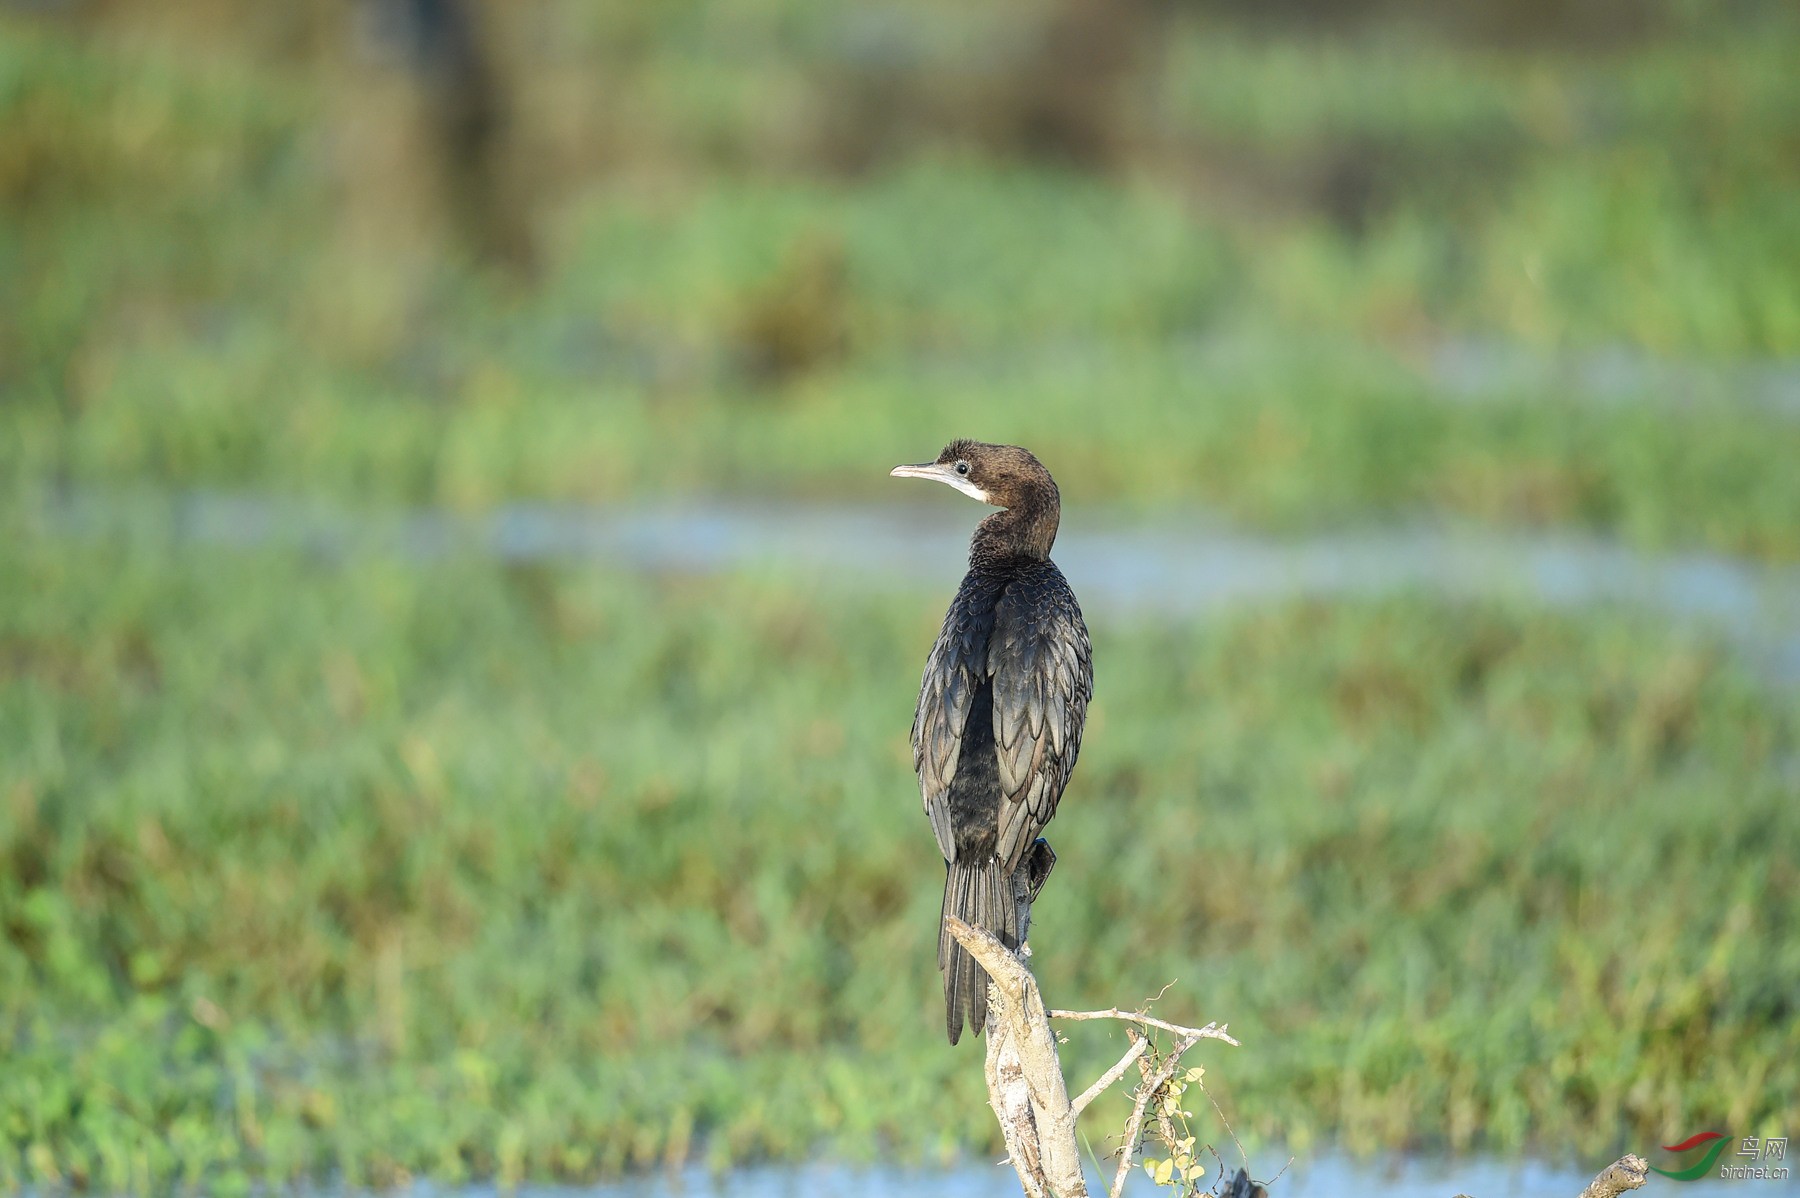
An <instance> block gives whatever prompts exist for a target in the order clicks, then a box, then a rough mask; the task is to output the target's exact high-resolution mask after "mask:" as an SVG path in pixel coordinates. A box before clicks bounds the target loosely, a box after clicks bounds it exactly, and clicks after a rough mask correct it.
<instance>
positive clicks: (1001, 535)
mask: <svg viewBox="0 0 1800 1198" xmlns="http://www.w3.org/2000/svg"><path fill="white" fill-rule="evenodd" d="M1061 522H1062V501H1061V497H1060V496H1059V495H1058V494H1057V492H1056V484H1055V483H1051V484H1050V485H1049V487H1048V489H1040V488H1033V489H1031V490H1028V491H1026V492H1025V493H1024V494H1023V495H1022V496H1020V498H1019V500H1018V501H1017V502H1016V503H1014V504H1013V505H1012V506H1011V507H1009V508H1005V509H1003V510H1001V511H998V512H995V513H994V514H993V515H991V516H989V517H988V518H987V519H986V520H983V521H982V522H981V524H980V525H979V526H978V527H977V528H976V529H975V536H974V538H973V539H972V540H971V541H970V542H969V564H970V565H987V564H994V563H999V562H1004V561H1008V560H1012V559H1016V558H1026V559H1029V560H1032V561H1043V560H1045V559H1046V558H1048V557H1049V556H1050V546H1051V545H1053V544H1054V543H1055V542H1056V527H1057V525H1058V524H1060V523H1061Z"/></svg>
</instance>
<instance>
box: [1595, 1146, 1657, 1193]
mask: <svg viewBox="0 0 1800 1198" xmlns="http://www.w3.org/2000/svg"><path fill="white" fill-rule="evenodd" d="M1648 1180H1650V1163H1649V1162H1648V1161H1646V1160H1645V1159H1644V1158H1643V1157H1641V1156H1632V1155H1630V1154H1629V1153H1628V1154H1626V1155H1625V1156H1622V1157H1620V1158H1619V1159H1618V1160H1616V1161H1614V1162H1613V1163H1612V1164H1610V1165H1608V1166H1607V1167H1606V1168H1605V1169H1603V1170H1601V1172H1600V1176H1598V1177H1596V1178H1594V1180H1593V1181H1591V1182H1589V1183H1588V1188H1587V1189H1585V1190H1583V1191H1581V1198H1619V1195H1620V1194H1623V1193H1624V1192H1625V1191H1626V1190H1635V1189H1637V1188H1638V1187H1639V1186H1641V1185H1643V1184H1644V1183H1645V1182H1646V1181H1648Z"/></svg>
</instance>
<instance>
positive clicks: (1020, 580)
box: [892, 441, 1094, 1044]
mask: <svg viewBox="0 0 1800 1198" xmlns="http://www.w3.org/2000/svg"><path fill="white" fill-rule="evenodd" d="M892 473H893V474H894V475H896V476H899V477H902V478H930V479H936V480H937V481H938V482H941V483H947V484H949V485H950V486H952V487H955V488H956V489H957V490H958V491H961V492H962V493H963V494H965V495H967V496H969V497H971V498H973V499H978V500H980V501H981V502H982V503H987V504H992V505H994V506H995V507H998V508H1002V509H1004V510H1002V511H999V512H995V513H994V514H993V515H991V516H989V517H988V518H987V519H985V520H983V521H982V522H981V524H980V526H979V527H977V528H976V530H975V535H974V537H973V538H972V539H971V540H970V542H969V572H968V574H967V575H965V576H964V577H963V581H962V586H961V587H959V588H958V589H957V592H956V598H954V599H952V600H951V601H950V610H949V612H948V613H946V614H945V616H944V627H943V631H941V632H940V633H938V638H937V644H935V645H933V646H932V649H931V656H930V658H929V659H927V661H926V663H925V677H924V680H923V681H922V683H921V684H920V688H919V707H918V711H917V713H916V714H915V715H914V716H913V727H912V744H913V768H914V769H915V770H917V771H918V775H919V790H920V792H921V793H922V794H923V796H924V799H925V814H926V815H927V816H928V817H930V820H931V830H932V832H933V833H934V834H935V835H936V836H937V842H938V848H939V849H940V850H941V851H942V852H943V854H944V865H945V878H944V907H943V916H942V917H940V921H939V927H938V968H939V969H941V970H942V971H943V974H944V1006H945V1012H944V1015H945V1029H946V1030H947V1031H948V1032H949V1034H950V1043H952V1044H955V1043H956V1041H957V1039H958V1038H959V1037H960V1036H961V1035H962V1029H963V1015H964V1012H965V1011H966V1012H967V1014H968V1021H969V1026H970V1028H972V1029H973V1030H974V1031H975V1033H976V1034H977V1035H979V1034H980V1032H981V1030H982V1027H983V1026H984V1025H985V1024H986V1022H987V992H988V976H987V971H986V970H984V969H982V968H981V966H980V965H978V964H976V962H975V960H974V958H972V957H970V956H969V954H968V952H967V950H965V949H964V948H963V947H962V945H960V944H958V943H957V942H956V941H955V940H954V939H953V938H952V937H951V935H950V933H949V931H948V930H946V928H945V927H944V925H943V922H942V921H943V918H947V917H949V916H952V915H955V916H957V917H959V918H961V919H963V920H964V921H966V922H968V923H970V924H973V925H974V926H976V927H980V928H986V929H987V930H988V931H990V932H992V933H993V934H994V935H996V936H998V937H999V938H1000V940H1001V941H1002V942H1003V943H1005V944H1006V946H1007V947H1008V948H1014V949H1016V948H1018V947H1019V944H1020V942H1021V941H1022V939H1023V938H1024V935H1025V928H1024V927H1023V926H1021V925H1022V924H1023V923H1024V922H1025V915H1024V914H1022V913H1021V911H1020V909H1019V906H1018V905H1017V904H1016V903H1015V900H1014V890H1013V877H1014V875H1015V874H1016V873H1017V872H1018V871H1019V870H1020V869H1024V870H1026V871H1027V874H1026V878H1027V891H1028V894H1029V895H1031V896H1035V895H1036V888H1037V887H1038V886H1041V885H1042V884H1043V879H1044V876H1045V875H1047V874H1048V872H1049V868H1050V865H1051V864H1052V863H1054V861H1055V856H1054V854H1052V853H1050V851H1049V848H1050V846H1049V845H1047V844H1045V843H1044V842H1043V841H1041V840H1039V839H1038V833H1040V832H1041V831H1043V828H1044V825H1045V824H1047V823H1049V822H1050V817H1051V816H1053V815H1055V814H1056V804H1057V801H1058V800H1059V799H1061V798H1062V792H1063V787H1064V786H1066V785H1068V781H1069V773H1070V771H1072V770H1073V769H1074V768H1075V755H1076V753H1077V752H1078V751H1079V750H1080V748H1081V728H1082V724H1083V723H1084V722H1085V720H1086V719H1087V706H1088V698H1089V696H1090V695H1091V694H1092V693H1093V688H1094V671H1093V661H1092V655H1091V653H1090V650H1089V648H1088V633H1087V625H1085V624H1084V623H1082V620H1081V607H1080V605H1079V604H1077V603H1076V602H1075V592H1074V591H1072V590H1070V589H1069V584H1068V582H1067V581H1066V580H1065V579H1064V578H1063V576H1062V571H1060V570H1058V569H1057V568H1056V565H1055V563H1053V562H1052V561H1051V560H1050V546H1051V543H1052V542H1054V541H1055V540H1056V526H1057V523H1058V522H1059V521H1060V519H1061V517H1062V500H1061V497H1060V496H1059V495H1058V493H1057V490H1056V481H1055V480H1054V479H1052V478H1051V477H1050V472H1049V471H1048V470H1046V469H1044V466H1043V464H1042V463H1041V462H1039V461H1038V460H1037V459H1036V458H1035V457H1033V456H1032V455H1031V454H1030V453H1029V452H1027V451H1026V450H1023V449H1020V448H1018V447H1017V446H1014V445H988V444H985V443H983V442H980V441H952V442H951V443H950V444H949V445H948V446H947V447H945V449H944V452H943V453H940V454H939V455H938V458H937V461H935V462H925V463H921V464H920V465H917V466H896V467H894V469H893V471H892Z"/></svg>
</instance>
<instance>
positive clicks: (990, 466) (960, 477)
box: [888, 441, 1056, 508]
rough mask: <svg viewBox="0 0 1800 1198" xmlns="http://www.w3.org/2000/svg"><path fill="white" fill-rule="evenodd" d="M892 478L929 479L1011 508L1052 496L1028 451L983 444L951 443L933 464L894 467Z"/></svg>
mask: <svg viewBox="0 0 1800 1198" xmlns="http://www.w3.org/2000/svg"><path fill="white" fill-rule="evenodd" d="M888 473H889V474H891V475H893V476H894V477H895V478H930V479H935V480H937V481H938V482H941V483H945V484H947V485H949V486H952V487H955V488H956V489H957V490H958V491H961V492H962V493H963V494H964V495H967V496H968V497H969V498H971V499H979V500H980V501H981V502H982V503H988V504H992V505H993V506H995V507H1003V508H1011V507H1016V506H1020V505H1023V504H1028V503H1031V502H1033V501H1038V502H1041V501H1042V500H1044V499H1046V498H1049V499H1052V500H1054V498H1055V497H1056V481H1055V480H1054V479H1052V478H1051V477H1050V472H1049V471H1048V470H1046V469H1044V464H1043V463H1042V462H1040V461H1038V460H1037V458H1035V457H1033V456H1032V455H1031V451H1030V450H1026V449H1020V448H1019V447H1018V446H1017V445H989V444H988V443H987V442H985V441H952V442H950V444H948V445H946V446H944V452H943V453H940V454H938V456H937V461H935V462H921V463H919V464H918V465H916V466H895V467H894V468H893V469H892V470H890V471H889V472H888Z"/></svg>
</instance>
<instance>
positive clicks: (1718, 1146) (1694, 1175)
mask: <svg viewBox="0 0 1800 1198" xmlns="http://www.w3.org/2000/svg"><path fill="white" fill-rule="evenodd" d="M1730 1142H1731V1137H1730V1136H1728V1135H1726V1134H1725V1133H1724V1132H1722V1131H1703V1132H1699V1133H1697V1134H1695V1135H1691V1136H1689V1137H1688V1138H1687V1139H1685V1140H1683V1141H1682V1142H1681V1143H1679V1144H1664V1145H1663V1151H1664V1152H1692V1151H1693V1150H1694V1149H1696V1148H1698V1147H1700V1146H1701V1145H1702V1144H1705V1145H1706V1146H1707V1148H1706V1152H1705V1153H1703V1154H1702V1155H1701V1157H1700V1160H1699V1163H1698V1164H1695V1165H1692V1166H1690V1167H1688V1168H1686V1169H1658V1168H1656V1166H1655V1165H1651V1166H1650V1168H1651V1169H1653V1170H1655V1171H1656V1172H1658V1173H1661V1174H1662V1175H1663V1176H1664V1177H1667V1178H1670V1179H1672V1180H1674V1181H1695V1180H1698V1179H1699V1178H1702V1177H1705V1176H1706V1175H1707V1174H1708V1173H1710V1172H1712V1167H1713V1162H1714V1161H1716V1160H1718V1159H1719V1154H1720V1153H1721V1152H1724V1151H1725V1145H1727V1144H1729V1143H1730Z"/></svg>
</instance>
